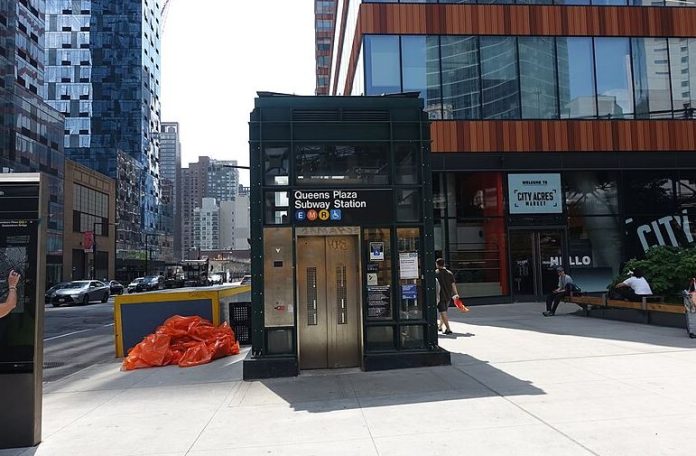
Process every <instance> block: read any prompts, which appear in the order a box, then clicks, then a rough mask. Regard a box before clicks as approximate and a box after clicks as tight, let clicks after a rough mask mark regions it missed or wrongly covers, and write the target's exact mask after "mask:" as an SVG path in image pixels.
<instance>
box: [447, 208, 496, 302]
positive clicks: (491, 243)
mask: <svg viewBox="0 0 696 456" xmlns="http://www.w3.org/2000/svg"><path fill="white" fill-rule="evenodd" d="M448 250H449V269H450V270H451V271H452V272H453V273H454V277H455V280H456V282H457V289H458V290H459V294H460V295H462V296H463V297H478V296H501V295H505V294H508V292H509V286H508V278H507V274H508V266H507V245H506V234H505V220H504V218H503V217H496V218H488V219H482V220H470V221H466V222H456V221H455V220H451V221H450V229H449V245H448Z"/></svg>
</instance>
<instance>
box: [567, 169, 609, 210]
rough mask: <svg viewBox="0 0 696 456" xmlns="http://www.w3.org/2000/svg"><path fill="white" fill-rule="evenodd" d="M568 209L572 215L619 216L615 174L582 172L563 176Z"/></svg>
mask: <svg viewBox="0 0 696 456" xmlns="http://www.w3.org/2000/svg"><path fill="white" fill-rule="evenodd" d="M563 180H564V183H565V194H566V207H567V208H568V213H569V214H570V215H571V216H572V215H578V216H583V215H603V214H618V212H619V198H618V195H619V193H618V186H617V180H616V174H615V173H609V172H604V171H586V172H584V171H580V172H570V173H564V174H563Z"/></svg>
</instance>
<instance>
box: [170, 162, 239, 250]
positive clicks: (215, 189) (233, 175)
mask: <svg viewBox="0 0 696 456" xmlns="http://www.w3.org/2000/svg"><path fill="white" fill-rule="evenodd" d="M236 165H237V162H236V161H226V160H215V159H211V158H210V157H205V156H202V157H198V162H196V163H189V167H188V168H183V169H182V194H183V195H184V196H183V198H182V204H181V206H182V221H183V232H182V250H183V255H184V256H190V252H192V251H193V250H197V245H196V242H195V236H194V231H195V227H194V211H195V209H196V208H201V207H202V204H203V198H214V199H215V201H216V202H217V204H219V203H220V202H221V201H232V200H234V198H235V196H236V194H237V188H238V186H239V170H238V169H236V168H232V167H231V166H236Z"/></svg>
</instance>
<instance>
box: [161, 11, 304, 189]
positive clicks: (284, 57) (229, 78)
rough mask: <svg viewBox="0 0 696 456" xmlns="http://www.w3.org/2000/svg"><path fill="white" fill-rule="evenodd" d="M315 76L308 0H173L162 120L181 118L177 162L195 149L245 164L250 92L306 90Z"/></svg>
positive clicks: (164, 55)
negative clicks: (180, 157) (180, 149)
mask: <svg viewBox="0 0 696 456" xmlns="http://www.w3.org/2000/svg"><path fill="white" fill-rule="evenodd" d="M314 84H315V79H314V2H313V1H312V0H244V1H238V0H235V1H233V0H172V4H171V6H170V9H169V15H168V17H167V23H166V25H165V30H164V36H163V40H162V120H163V121H167V122H172V121H178V122H180V124H181V142H182V149H183V153H182V165H183V166H188V163H189V162H194V161H196V160H197V157H198V156H200V155H208V156H210V157H213V158H218V159H223V160H237V161H238V162H239V163H240V164H248V162H249V146H248V140H249V127H248V122H249V114H250V112H251V110H252V109H253V106H254V105H253V102H254V97H255V96H256V92H257V91H260V90H262V91H263V90H265V91H274V92H285V93H296V94H298V95H311V94H313V93H314ZM240 174H241V176H240V177H242V180H243V182H245V183H248V173H246V172H241V173H240Z"/></svg>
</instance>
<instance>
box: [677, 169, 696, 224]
mask: <svg viewBox="0 0 696 456" xmlns="http://www.w3.org/2000/svg"><path fill="white" fill-rule="evenodd" d="M676 189H677V205H678V208H677V210H678V211H684V210H686V211H687V212H688V213H690V214H692V215H695V216H696V212H695V211H694V210H695V209H696V172H694V171H686V172H682V173H680V176H679V179H678V180H677V186H676Z"/></svg>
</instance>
